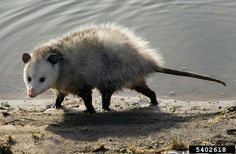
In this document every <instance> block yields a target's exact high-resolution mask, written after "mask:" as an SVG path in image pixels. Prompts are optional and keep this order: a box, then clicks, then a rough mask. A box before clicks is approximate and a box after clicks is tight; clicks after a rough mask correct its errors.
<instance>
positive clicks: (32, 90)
mask: <svg viewBox="0 0 236 154" xmlns="http://www.w3.org/2000/svg"><path fill="white" fill-rule="evenodd" d="M36 95H37V93H36V92H35V90H34V89H33V88H31V89H30V90H29V91H28V96H29V97H31V98H33V97H35V96H36Z"/></svg>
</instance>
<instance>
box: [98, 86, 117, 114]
mask: <svg viewBox="0 0 236 154" xmlns="http://www.w3.org/2000/svg"><path fill="white" fill-rule="evenodd" d="M99 90H100V92H101V94H102V109H103V110H106V111H109V110H110V107H109V106H110V103H111V96H112V94H113V93H114V90H113V89H109V90H104V89H102V88H100V89H99Z"/></svg>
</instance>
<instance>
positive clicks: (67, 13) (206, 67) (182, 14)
mask: <svg viewBox="0 0 236 154" xmlns="http://www.w3.org/2000/svg"><path fill="white" fill-rule="evenodd" d="M235 8H236V1H229V0H198V1H194V0H188V1H185V0H171V1H170V0H145V1H143V0H126V1H120V0H102V1H97V0H88V1H82V0H80V1H78V0H68V1H63V0H52V1H44V0H35V1H31V0H22V1H17V0H12V1H6V0H4V1H1V2H0V19H1V20H0V43H1V48H0V79H1V80H0V99H9V98H24V97H25V87H24V83H23V80H22V70H23V63H22V61H21V55H22V53H23V52H30V50H31V49H32V48H33V47H35V46H37V45H38V44H40V43H43V42H45V41H47V40H49V39H51V38H54V37H58V36H61V35H62V34H64V33H65V32H67V31H70V30H71V29H74V28H75V27H76V26H79V25H81V24H85V23H101V22H115V23H117V24H121V25H123V26H127V27H130V28H132V29H134V30H135V31H136V33H137V34H138V35H141V36H142V37H144V38H146V39H147V40H149V41H150V42H151V44H152V46H153V47H155V48H159V49H160V50H161V51H162V53H163V55H164V57H165V59H166V61H167V64H166V65H167V66H168V67H171V68H175V69H181V68H186V69H187V70H189V71H194V72H198V73H201V74H207V75H210V76H213V77H217V78H219V79H222V80H225V81H227V84H228V87H227V88H224V87H223V86H221V85H219V84H215V83H211V82H207V81H201V80H197V79H190V78H186V77H176V76H171V75H161V74H155V75H152V76H151V77H149V78H148V81H149V82H148V84H149V85H150V86H151V87H152V89H154V90H155V91H156V92H157V94H159V96H161V97H170V98H172V97H178V98H180V99H207V100H211V99H233V98H235V90H236V67H235V66H236V60H235V59H236V9H235Z"/></svg>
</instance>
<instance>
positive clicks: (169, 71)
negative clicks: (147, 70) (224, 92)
mask: <svg viewBox="0 0 236 154" xmlns="http://www.w3.org/2000/svg"><path fill="white" fill-rule="evenodd" d="M155 70H156V71H157V72H160V73H165V74H173V75H178V76H187V77H192V78H197V79H202V80H208V81H213V82H218V83H221V84H222V85H224V86H226V83H225V82H223V81H220V80H218V79H214V78H211V77H208V76H205V75H200V74H196V73H192V72H185V71H178V70H173V69H169V68H165V67H161V66H158V67H156V68H155Z"/></svg>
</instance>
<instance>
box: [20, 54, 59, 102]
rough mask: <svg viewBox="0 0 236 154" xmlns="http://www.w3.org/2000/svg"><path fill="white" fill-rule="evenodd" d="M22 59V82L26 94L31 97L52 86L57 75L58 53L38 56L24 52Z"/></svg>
mask: <svg viewBox="0 0 236 154" xmlns="http://www.w3.org/2000/svg"><path fill="white" fill-rule="evenodd" d="M22 61H23V62H24V63H25V67H24V82H25V85H26V88H27V94H28V96H29V97H31V98H33V97H36V96H37V95H39V94H41V93H43V92H44V91H46V90H48V89H50V88H52V86H53V85H55V83H56V82H57V80H58V76H59V55H58V54H56V53H50V54H48V55H47V56H42V57H38V56H35V55H34V54H32V55H30V54H28V53H24V54H23V55H22Z"/></svg>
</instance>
